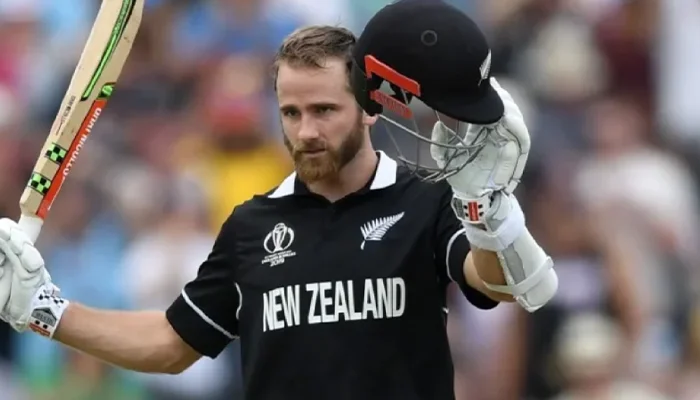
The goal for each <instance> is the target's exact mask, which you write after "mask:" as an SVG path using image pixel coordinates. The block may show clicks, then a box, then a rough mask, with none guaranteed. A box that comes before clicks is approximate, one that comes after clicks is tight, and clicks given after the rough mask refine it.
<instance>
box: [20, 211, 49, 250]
mask: <svg viewBox="0 0 700 400" xmlns="http://www.w3.org/2000/svg"><path fill="white" fill-rule="evenodd" d="M18 225H19V227H20V228H22V230H23V231H24V233H26V234H27V236H29V239H30V240H31V241H32V243H36V239H37V238H38V237H39V233H40V232H41V227H42V226H43V225H44V220H43V219H41V218H39V217H35V216H33V215H24V214H22V216H21V217H19V222H18Z"/></svg>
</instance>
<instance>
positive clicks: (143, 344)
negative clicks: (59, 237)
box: [53, 303, 201, 374]
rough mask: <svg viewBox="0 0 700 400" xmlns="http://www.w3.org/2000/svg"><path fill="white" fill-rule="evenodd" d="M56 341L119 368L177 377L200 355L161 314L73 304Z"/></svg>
mask: <svg viewBox="0 0 700 400" xmlns="http://www.w3.org/2000/svg"><path fill="white" fill-rule="evenodd" d="M53 339H54V340H56V341H58V342H61V343H63V344H65V345H66V346H69V347H72V348H74V349H76V350H79V351H82V352H84V353H87V354H89V355H91V356H93V357H96V358H98V359H100V360H102V361H104V362H106V363H109V364H112V365H116V366H118V367H120V368H124V369H128V370H132V371H138V372H147V373H165V374H178V373H180V372H182V371H184V370H185V369H187V368H189V367H190V366H191V365H192V364H194V363H195V362H196V361H197V360H199V358H200V357H201V355H200V354H199V353H197V352H196V351H195V350H194V349H192V347H190V346H189V345H188V344H187V343H185V342H184V341H183V340H182V338H180V336H179V335H178V334H177V333H176V332H175V330H173V328H172V326H171V325H170V323H169V322H168V320H167V318H166V317H165V313H164V312H162V311H136V312H124V311H105V310H96V309H92V308H88V307H85V306H83V305H80V304H77V303H71V304H70V305H69V306H68V307H67V308H66V310H65V312H64V313H63V317H62V318H61V322H60V324H59V326H58V328H57V329H56V332H55V334H54V335H53Z"/></svg>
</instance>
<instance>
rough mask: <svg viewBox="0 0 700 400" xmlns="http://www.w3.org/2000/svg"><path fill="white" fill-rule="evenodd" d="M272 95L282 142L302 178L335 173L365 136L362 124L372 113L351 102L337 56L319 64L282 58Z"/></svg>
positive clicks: (330, 176)
mask: <svg viewBox="0 0 700 400" xmlns="http://www.w3.org/2000/svg"><path fill="white" fill-rule="evenodd" d="M277 99H278V101H279V106H280V116H281V119H282V127H283V129H284V134H285V138H284V142H285V144H286V146H287V149H289V152H290V154H291V155H292V157H293V159H294V163H295V166H296V171H297V175H298V177H299V179H301V180H302V181H303V182H305V183H307V184H308V183H313V182H316V181H320V180H327V179H334V178H335V177H337V174H338V172H339V171H340V169H341V168H343V167H344V166H345V165H346V164H347V163H348V162H350V161H351V160H352V159H353V158H354V157H355V155H356V154H357V152H358V151H359V150H360V148H361V147H362V146H363V144H364V141H365V140H367V138H366V136H365V135H366V133H365V126H366V125H369V124H370V122H371V121H372V120H373V119H370V118H369V117H366V116H364V115H363V113H362V110H361V109H360V108H359V107H358V106H357V103H356V102H355V98H354V97H353V95H352V93H351V92H350V90H349V88H348V78H347V71H346V67H345V64H344V63H343V62H342V61H341V60H339V59H329V60H328V61H327V63H326V65H325V68H308V67H291V66H289V65H288V64H285V63H282V64H281V65H280V67H279V71H278V76H277Z"/></svg>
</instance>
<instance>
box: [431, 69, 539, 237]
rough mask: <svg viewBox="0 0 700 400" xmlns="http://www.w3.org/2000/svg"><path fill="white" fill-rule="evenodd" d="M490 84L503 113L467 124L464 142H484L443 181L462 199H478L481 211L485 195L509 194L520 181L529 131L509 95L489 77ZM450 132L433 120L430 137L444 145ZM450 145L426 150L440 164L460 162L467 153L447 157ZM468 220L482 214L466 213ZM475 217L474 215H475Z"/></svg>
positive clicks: (454, 164) (474, 220)
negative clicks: (485, 122) (489, 121)
mask: <svg viewBox="0 0 700 400" xmlns="http://www.w3.org/2000/svg"><path fill="white" fill-rule="evenodd" d="M491 85H492V86H493V88H494V89H495V90H496V91H497V92H498V94H499V95H500V97H501V100H502V101H503V104H504V107H505V113H504V115H503V117H502V118H501V119H500V120H499V121H498V122H496V123H494V124H490V125H475V124H469V125H468V127H467V132H466V135H465V140H464V141H465V142H466V143H473V142H474V141H475V140H476V139H477V138H481V137H484V136H485V137H486V139H485V140H486V145H485V147H484V148H483V149H482V150H481V151H480V152H479V154H478V156H477V157H476V158H475V159H474V160H472V161H471V162H470V163H469V164H467V165H466V166H465V167H464V168H462V170H461V171H459V172H458V173H456V174H454V175H452V176H451V177H449V178H448V179H447V181H448V182H449V183H450V185H451V186H452V189H453V190H454V192H455V195H456V197H458V198H460V199H462V200H465V201H478V202H479V205H482V211H485V207H486V206H487V204H488V201H487V200H488V198H489V196H490V195H491V194H492V193H494V192H498V191H503V192H504V193H506V194H511V193H513V191H514V190H515V188H516V187H517V185H518V184H519V183H520V178H521V177H522V175H523V170H524V169H525V164H526V162H527V157H528V154H529V153H530V134H529V132H528V129H527V126H526V125H525V121H524V119H523V114H522V112H520V109H519V108H518V106H517V104H515V101H514V100H513V98H512V97H511V95H510V94H509V93H508V92H507V91H506V90H505V89H503V88H501V86H500V85H499V84H498V81H496V78H491ZM453 135H454V132H452V131H451V130H450V128H448V127H447V126H445V125H444V124H443V123H442V122H438V123H436V124H435V127H434V128H433V133H432V140H433V141H434V142H437V143H441V144H444V145H454V143H449V142H448V141H449V140H450V138H451V137H453ZM454 152H455V150H454V149H450V148H448V147H443V146H437V145H431V148H430V154H431V155H432V157H433V159H434V160H435V162H436V163H437V164H438V166H439V167H440V168H444V167H445V166H446V164H448V163H449V164H452V165H448V167H455V166H458V165H462V164H464V162H465V161H466V158H467V157H469V156H470V155H469V154H464V155H462V156H460V157H456V158H455V159H453V160H450V156H451V155H452V153H454ZM468 216H469V217H471V219H470V221H469V222H472V223H475V222H479V221H478V220H483V216H484V215H483V214H482V215H478V213H477V214H476V215H468ZM477 217H478V218H477Z"/></svg>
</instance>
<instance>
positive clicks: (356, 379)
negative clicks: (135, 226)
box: [166, 152, 497, 400]
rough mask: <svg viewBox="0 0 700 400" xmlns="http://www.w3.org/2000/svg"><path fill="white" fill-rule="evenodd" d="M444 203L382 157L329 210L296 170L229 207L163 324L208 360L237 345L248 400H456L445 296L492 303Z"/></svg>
mask: <svg viewBox="0 0 700 400" xmlns="http://www.w3.org/2000/svg"><path fill="white" fill-rule="evenodd" d="M451 199H452V191H451V189H450V187H449V185H448V184H447V183H432V184H431V183H427V182H424V181H421V180H420V179H419V178H417V177H415V176H413V175H412V174H411V173H409V171H407V170H404V169H403V168H402V167H399V166H398V164H397V162H396V161H394V160H393V159H391V158H390V157H388V156H387V155H385V154H384V153H382V152H379V162H378V164H377V168H376V170H375V173H374V175H373V177H372V178H371V179H370V181H369V182H368V183H367V185H366V186H365V187H364V188H363V189H361V190H359V191H358V192H356V193H353V194H350V195H348V196H346V197H344V198H342V199H340V200H338V201H336V202H329V201H328V200H326V199H325V198H323V197H322V196H319V195H316V194H314V193H311V192H310V191H309V190H308V189H307V188H306V186H305V185H304V184H303V183H302V182H301V181H300V180H299V179H297V177H296V175H295V174H292V175H290V176H289V177H288V178H287V179H285V180H284V181H283V182H282V183H281V184H280V185H279V186H278V187H276V188H275V189H274V190H272V191H270V192H269V193H266V194H264V195H258V196H255V197H253V198H252V199H250V200H249V201H247V202H245V203H243V204H242V205H240V206H237V207H236V208H235V209H234V211H233V212H232V214H231V216H230V217H229V218H228V219H227V221H226V222H225V223H224V224H223V226H222V229H221V231H220V233H219V235H218V238H217V240H216V242H215V244H214V247H213V249H212V251H211V254H210V255H209V257H208V259H207V260H206V261H205V262H204V263H203V264H202V266H201V267H200V270H199V273H198V276H197V277H196V279H195V280H193V281H192V282H190V283H188V284H187V285H186V286H185V288H184V289H183V291H182V293H181V295H180V296H179V297H178V298H177V299H176V300H175V302H174V303H173V304H172V306H171V307H170V308H169V309H168V310H167V313H166V315H167V318H168V320H169V321H170V323H171V324H172V326H173V328H174V329H175V331H176V332H177V333H178V334H179V335H180V336H181V337H182V339H183V340H184V341H185V342H186V343H188V344H189V345H190V346H191V347H192V348H194V349H195V350H197V351H198V352H199V353H201V354H203V355H205V356H208V357H212V358H213V357H216V356H217V355H218V354H219V353H221V351H222V350H223V349H224V348H225V347H226V346H227V345H228V344H229V343H230V342H231V341H232V340H240V341H241V343H240V344H241V353H242V366H243V381H244V385H245V396H246V397H245V398H246V399H247V400H278V399H279V400H282V399H284V400H290V399H292V400H295V399H299V400H309V399H333V400H343V399H348V400H350V399H352V400H358V399H363V400H374V399H376V400H387V399H397V400H414V399H415V400H419V399H420V400H452V399H454V389H453V387H454V386H453V375H454V372H453V364H452V360H451V353H450V349H449V343H448V337H447V333H446V316H447V313H446V311H447V310H446V308H445V307H446V289H447V286H448V285H449V284H450V283H451V282H454V283H456V284H457V285H459V287H460V288H461V290H462V292H463V293H464V295H465V296H466V298H467V299H468V300H469V301H470V302H471V303H472V304H473V305H474V306H476V307H478V308H481V309H490V308H493V307H495V306H496V304H497V303H496V302H494V301H492V300H490V299H489V298H488V297H486V296H485V295H483V294H481V293H480V292H478V291H476V290H475V289H473V288H472V287H471V286H469V285H468V284H467V282H466V279H465V276H464V268H463V266H464V261H465V259H466V256H467V253H468V252H469V243H468V242H467V239H466V236H465V235H464V231H463V228H462V226H461V223H460V222H459V221H458V220H457V219H456V218H455V216H454V213H453V211H452V209H451V208H450V201H451Z"/></svg>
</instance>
